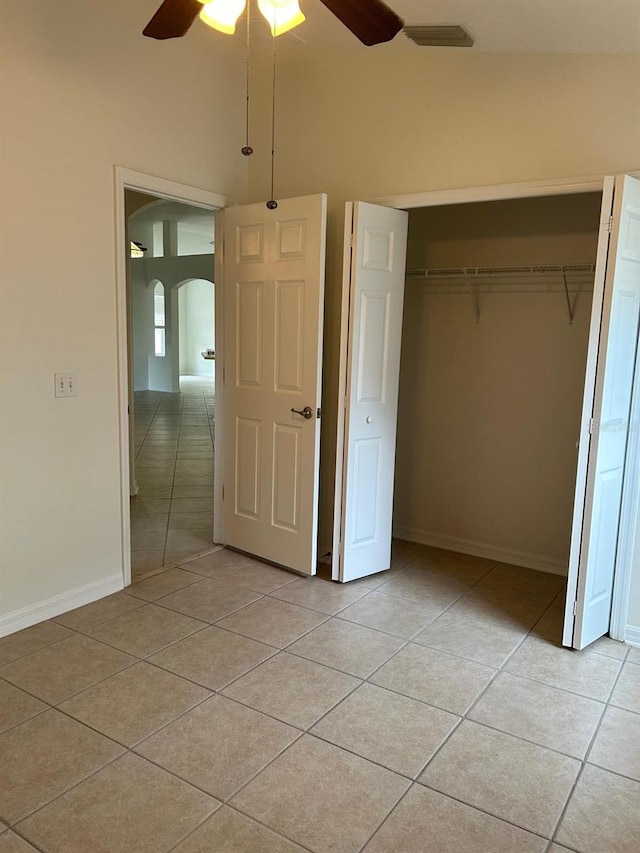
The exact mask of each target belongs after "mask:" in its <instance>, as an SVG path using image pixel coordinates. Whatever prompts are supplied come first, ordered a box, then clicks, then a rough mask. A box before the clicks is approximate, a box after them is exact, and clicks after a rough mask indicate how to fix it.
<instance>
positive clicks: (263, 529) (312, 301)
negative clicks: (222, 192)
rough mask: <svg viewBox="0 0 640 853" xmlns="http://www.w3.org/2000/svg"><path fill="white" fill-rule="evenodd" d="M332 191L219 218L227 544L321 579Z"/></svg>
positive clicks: (247, 208) (245, 208)
mask: <svg viewBox="0 0 640 853" xmlns="http://www.w3.org/2000/svg"><path fill="white" fill-rule="evenodd" d="M326 211H327V197H326V195H324V194H323V195H314V196H305V197H302V198H293V199H283V200H280V201H278V207H277V209H275V210H270V209H267V207H266V206H265V205H264V204H250V205H244V206H241V207H228V208H226V209H225V211H224V219H223V239H224V242H223V252H224V259H223V273H224V275H223V279H224V280H223V290H224V326H223V328H224V348H223V349H224V374H223V376H224V378H223V425H224V432H223V435H224V501H223V503H224V508H223V517H224V541H225V544H227V545H231V546H233V547H235V548H238V549H240V550H242V551H247V552H249V553H251V554H255V555H256V556H258V557H263V558H265V559H266V560H270V561H272V562H274V563H279V564H281V565H283V566H287V567H289V568H292V569H295V570H297V571H299V572H303V573H305V574H309V575H313V574H315V573H316V563H317V528H318V490H319V459H320V408H319V407H320V394H321V390H322V326H323V307H324V264H325V234H326Z"/></svg>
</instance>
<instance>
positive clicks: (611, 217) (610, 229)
mask: <svg viewBox="0 0 640 853" xmlns="http://www.w3.org/2000/svg"><path fill="white" fill-rule="evenodd" d="M607 230H608V231H609V234H611V232H612V231H613V216H610V217H609V225H608V226H607Z"/></svg>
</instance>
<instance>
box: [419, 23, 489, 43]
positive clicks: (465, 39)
mask: <svg viewBox="0 0 640 853" xmlns="http://www.w3.org/2000/svg"><path fill="white" fill-rule="evenodd" d="M404 34H405V35H406V36H407V38H410V39H411V41H413V42H415V43H416V44H417V45H419V46H420V47H473V37H472V36H470V35H469V33H468V32H467V31H466V30H465V28H464V27H461V26H460V25H459V24H434V25H432V26H431V25H424V26H409V27H405V28H404Z"/></svg>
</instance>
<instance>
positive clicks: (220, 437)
mask: <svg viewBox="0 0 640 853" xmlns="http://www.w3.org/2000/svg"><path fill="white" fill-rule="evenodd" d="M215 239H216V252H215V256H214V271H213V280H214V282H216V284H215V289H214V298H215V325H216V360H215V361H214V363H213V365H214V371H215V372H214V375H215V383H216V413H215V441H214V443H213V541H214V542H215V543H216V544H223V543H224V541H225V538H224V504H223V492H224V455H223V453H222V448H223V446H224V430H223V424H224V417H223V415H224V363H225V358H224V290H225V288H224V209H221V210H218V211H217V212H216V215H215Z"/></svg>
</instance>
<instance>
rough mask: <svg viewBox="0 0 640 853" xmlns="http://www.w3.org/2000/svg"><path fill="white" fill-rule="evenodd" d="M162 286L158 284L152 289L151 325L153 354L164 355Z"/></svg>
mask: <svg viewBox="0 0 640 853" xmlns="http://www.w3.org/2000/svg"><path fill="white" fill-rule="evenodd" d="M164 307H165V306H164V285H162V284H161V283H160V282H158V283H157V284H156V286H155V287H154V288H153V324H154V331H155V354H156V355H157V356H164V354H165V319H164V318H165V310H164Z"/></svg>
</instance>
